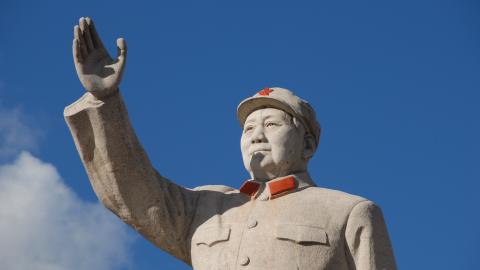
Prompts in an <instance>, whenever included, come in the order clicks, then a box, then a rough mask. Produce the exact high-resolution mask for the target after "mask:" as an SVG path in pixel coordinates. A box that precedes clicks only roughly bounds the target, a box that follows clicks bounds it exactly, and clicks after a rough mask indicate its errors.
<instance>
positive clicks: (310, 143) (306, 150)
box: [303, 133, 317, 160]
mask: <svg viewBox="0 0 480 270" xmlns="http://www.w3.org/2000/svg"><path fill="white" fill-rule="evenodd" d="M315 150H317V145H316V143H315V137H313V135H312V134H310V133H305V136H304V138H303V158H304V159H305V160H309V159H310V158H311V157H312V156H313V154H314V153H315Z"/></svg>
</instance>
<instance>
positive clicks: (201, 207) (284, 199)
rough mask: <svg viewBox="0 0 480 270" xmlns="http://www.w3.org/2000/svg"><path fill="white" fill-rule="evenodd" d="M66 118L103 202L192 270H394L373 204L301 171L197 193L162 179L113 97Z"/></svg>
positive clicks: (87, 102)
mask: <svg viewBox="0 0 480 270" xmlns="http://www.w3.org/2000/svg"><path fill="white" fill-rule="evenodd" d="M64 116H65V119H66V121H67V124H68V126H69V128H70V131H71V133H72V136H73V139H74V141H75V145H76V147H77V150H78V152H79V154H80V157H81V160H82V162H83V164H84V166H85V168H86V171H87V174H88V177H89V179H90V182H91V184H92V186H93V189H94V191H95V193H96V195H97V196H98V198H99V199H100V201H101V202H102V203H103V204H104V205H105V206H106V207H107V208H108V209H110V210H111V211H112V212H113V213H115V214H116V215H117V216H118V217H120V218H121V219H122V220H123V221H124V222H126V223H127V224H129V225H131V226H133V227H134V228H135V229H136V230H137V231H138V232H139V233H141V234H142V235H143V236H144V237H145V238H146V239H148V240H149V241H151V242H152V243H154V244H155V245H156V246H158V247H159V248H161V249H163V250H165V251H166V252H168V253H170V254H172V255H173V256H175V257H177V258H178V259H180V260H182V261H184V262H185V263H187V264H189V265H192V266H193V268H194V269H196V270H215V269H218V270H228V269H239V270H240V269H252V270H260V269H262V270H265V269H278V270H283V269H285V270H287V269H288V270H290V269H302V270H310V269H312V270H313V269H317V270H318V269H332V270H333V269H334V270H343V269H357V270H367V269H379V270H380V269H396V267H395V259H394V256H393V252H392V247H391V244H390V240H389V237H388V233H387V230H386V226H385V222H384V220H383V215H382V212H381V210H380V208H379V207H377V206H376V205H375V204H374V203H373V202H371V201H369V200H366V199H364V198H361V197H358V196H354V195H350V194H347V193H343V192H340V191H334V190H330V189H325V188H320V187H316V186H315V184H314V183H313V181H312V180H311V179H310V177H309V175H308V173H306V172H303V173H298V174H293V175H290V176H286V177H282V178H278V179H273V180H271V181H269V182H267V183H262V182H256V181H247V182H246V183H244V185H243V186H242V187H241V188H240V189H235V188H231V187H227V186H219V185H210V186H201V187H197V188H194V189H188V188H184V187H182V186H179V185H177V184H175V183H173V182H172V181H170V180H169V179H167V178H165V177H163V176H161V175H160V174H159V173H158V172H157V171H156V170H155V169H154V168H153V166H152V165H151V163H150V161H149V159H148V157H147V155H146V154H145V152H144V150H143V148H142V146H141V145H140V143H139V141H138V139H137V137H136V135H135V133H134V131H133V129H132V126H131V124H130V122H129V119H128V115H127V111H126V108H125V105H124V102H123V100H122V97H121V95H120V94H119V93H116V94H114V95H112V96H109V97H107V98H105V99H103V100H99V99H96V98H95V97H94V96H93V95H91V94H89V93H86V94H85V95H84V96H83V97H82V98H80V99H79V100H78V101H77V102H75V103H73V104H72V105H70V106H68V107H67V108H65V112H64Z"/></svg>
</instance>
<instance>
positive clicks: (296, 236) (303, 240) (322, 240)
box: [275, 224, 329, 246]
mask: <svg viewBox="0 0 480 270" xmlns="http://www.w3.org/2000/svg"><path fill="white" fill-rule="evenodd" d="M275 236H276V238H277V239H279V240H287V241H292V242H295V243H297V244H302V245H327V246H328V245H329V243H328V235H327V233H326V232H325V230H323V229H322V228H319V227H313V226H305V225H294V224H278V225H277V227H276V235H275Z"/></svg>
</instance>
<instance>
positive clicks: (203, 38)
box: [0, 0, 480, 269]
mask: <svg viewBox="0 0 480 270" xmlns="http://www.w3.org/2000/svg"><path fill="white" fill-rule="evenodd" d="M97 2H99V1H82V2H74V1H21V0H20V1H13V0H2V1H1V2H0V139H2V140H3V141H0V161H1V162H2V163H1V164H0V184H1V185H0V187H3V190H1V189H0V194H10V195H12V194H13V195H15V194H16V193H8V192H9V190H11V189H9V186H8V185H9V184H8V183H10V182H12V181H10V182H9V181H7V180H5V179H7V178H8V179H10V180H11V179H14V176H15V175H17V176H18V175H19V174H16V173H11V171H10V169H11V168H14V167H15V166H17V167H15V168H20V169H19V170H20V171H23V170H28V168H33V169H35V170H36V169H40V168H44V167H42V166H47V167H48V168H50V169H52V170H47V171H48V172H46V175H47V176H51V177H53V178H54V179H56V180H55V181H54V182H49V183H50V184H49V185H46V186H45V187H46V188H45V189H40V190H39V191H42V192H45V193H47V194H46V196H49V194H48V192H49V191H48V190H49V188H48V187H51V186H50V185H53V186H55V187H57V186H59V185H60V186H63V187H64V188H65V189H68V190H70V191H69V192H70V193H69V194H70V195H68V196H70V197H68V198H70V199H68V200H69V201H71V200H73V201H74V202H78V204H81V205H85V207H84V208H82V209H83V210H81V211H77V209H76V208H74V207H72V208H69V209H68V210H59V211H58V213H68V214H65V215H66V216H68V217H71V218H72V220H79V219H81V220H85V219H88V218H91V217H88V218H87V216H88V215H86V214H85V211H87V213H88V211H89V210H88V209H90V208H88V207H97V206H98V204H97V200H96V197H95V195H94V193H93V191H92V190H91V187H90V184H89V182H88V179H87V177H86V174H85V171H84V169H83V167H82V166H81V163H80V160H79V157H78V154H77V152H76V150H75V148H74V145H73V142H72V139H71V136H70V134H69V131H68V129H67V127H66V125H65V122H64V120H63V116H62V112H63V108H64V107H65V106H67V105H68V104H70V103H72V102H74V101H75V100H76V99H77V98H79V97H80V96H81V95H82V94H83V92H84V90H83V89H82V87H81V85H80V83H79V81H78V79H77V77H76V73H75V69H74V66H73V62H72V56H71V43H72V30H73V26H74V25H75V24H76V23H77V21H78V18H79V17H81V16H90V17H92V18H93V19H94V20H95V23H96V25H97V30H98V32H99V34H100V35H101V37H102V39H103V42H104V43H105V44H106V46H108V48H109V49H110V51H111V52H112V53H113V54H115V53H116V50H115V39H116V38H117V37H124V38H125V39H126V41H127V44H128V48H129V54H128V59H127V69H126V72H125V75H124V79H123V82H122V84H121V92H122V94H123V96H124V98H125V100H126V103H127V107H128V109H129V113H130V117H131V120H132V122H133V125H134V127H135V130H136V132H137V135H138V136H139V137H140V139H141V141H142V143H143V145H144V147H145V149H146V150H147V152H148V154H149V156H150V158H151V160H152V162H153V163H154V164H155V166H156V168H157V169H158V170H159V171H160V172H161V173H162V174H163V175H165V176H167V177H169V178H170V179H174V180H175V181H176V182H177V183H179V184H181V185H184V186H187V187H194V186H198V185H203V184H226V185H230V186H233V187H238V186H239V185H240V184H241V183H242V182H243V180H245V179H246V178H247V177H248V175H247V173H246V172H245V171H244V169H243V166H242V161H241V156H240V148H239V139H240V132H241V130H240V127H239V125H238V123H237V121H236V117H235V109H236V106H237V105H238V103H239V102H240V101H241V100H242V99H244V98H246V97H248V96H250V95H253V94H254V93H255V92H256V91H258V90H259V89H262V88H264V87H267V86H280V87H285V88H289V89H291V90H293V91H294V92H295V93H297V94H298V95H299V96H301V97H303V98H304V99H306V100H308V101H309V102H310V103H311V104H312V105H313V107H314V108H315V109H316V111H317V116H318V119H319V120H320V123H321V124H322V128H323V133H322V137H321V142H320V147H319V149H318V151H317V153H316V155H315V157H314V158H313V160H312V161H311V163H310V172H311V175H312V177H313V179H314V180H315V182H316V183H317V184H318V185H319V186H324V187H328V188H333V189H340V190H343V191H346V192H350V193H354V194H358V195H361V196H364V197H367V198H369V199H371V200H373V201H375V202H376V203H377V204H379V205H380V206H381V207H382V209H383V212H384V215H385V217H386V220H387V225H388V229H389V232H390V236H391V239H392V242H393V247H394V251H395V255H396V257H397V261H398V265H399V268H400V269H475V268H478V265H479V264H480V259H479V257H478V254H480V248H479V247H478V242H479V240H480V232H479V230H478V228H479V227H480V216H479V215H478V212H479V211H478V206H479V203H478V197H479V195H480V192H479V190H478V189H479V188H480V184H479V180H480V166H479V165H480V154H479V153H480V143H479V138H480V121H479V115H480V91H479V89H480V88H479V87H480V76H479V75H480V19H479V18H480V16H479V12H480V4H479V3H478V2H477V1H443V0H437V1H424V0H422V1H418V0H417V1H401V2H395V3H392V2H390V3H389V2H387V1H328V2H327V1H312V2H301V1H297V2H295V3H293V2H282V1H240V2H238V1H237V2H228V3H227V2H226V1H216V2H214V1H201V2H200V1H196V2H194V1H191V2H190V1H175V2H174V3H173V1H171V3H170V1H169V2H167V1H151V2H147V1H138V2H132V1H102V3H97ZM7 138H9V139H7ZM22 151H24V152H23V154H20V153H21V152H22ZM47 164H51V165H47ZM8 166H10V167H8ZM12 166H13V167H12ZM8 168H10V169H8ZM33 169H32V170H33ZM42 170H43V169H42ZM2 173H3V174H2ZM56 173H57V174H58V175H57V174H56ZM2 175H3V176H4V177H3V178H2ZM5 175H7V176H9V177H7V178H6V177H5ZM11 175H14V176H11ZM12 177H13V178H12ZM20 178H21V179H24V178H25V179H27V178H28V177H23V178H22V177H20ZM20 178H19V179H20ZM46 178H48V177H46ZM14 180H15V179H14ZM2 181H3V182H2ZM22 181H23V180H22ZM25 181H26V180H25ZM39 181H41V180H39ZM13 182H15V181H13ZM17 182H20V180H19V181H17ZM26 183H27V182H26ZM52 183H53V184H52ZM29 185H30V184H25V186H26V187H28V186H29ZM12 190H13V189H12ZM1 192H3V193H1ZM12 192H13V191H12ZM37 193H38V192H33V191H32V193H30V194H37ZM32 196H34V195H32ZM60 197H61V196H60ZM60 197H58V198H59V199H58V202H62V200H64V199H62V198H63V197H61V198H60ZM5 198H8V197H5V196H4V199H3V203H4V204H7V205H9V207H10V208H11V209H19V211H23V210H22V209H21V208H20V207H22V206H21V205H22V204H14V203H13V202H11V201H8V200H7V199H5ZM55 198H57V197H55ZM71 198H74V199H71ZM0 201H2V199H1V198H0ZM51 207H56V206H55V204H54V205H53V206H50V208H49V211H47V210H46V209H44V210H42V209H39V210H38V211H46V212H48V213H50V212H52V215H54V214H55V213H56V211H52V210H51ZM0 209H4V208H0ZM86 209H87V210H86ZM95 209H97V208H95ZM62 211H63V212H62ZM82 211H83V212H82ZM95 211H102V210H95ZM77 212H81V214H79V215H80V216H79V215H77V214H76V213H77ZM95 213H96V212H95ZM2 215H3V219H4V222H3V223H1V222H0V225H2V226H5V227H1V228H9V227H8V226H9V224H8V222H5V219H6V218H5V217H6V216H8V215H7V214H6V212H3V213H2V212H0V220H1V219H2V218H1V217H2ZM82 215H83V216H82ZM92 215H93V214H92ZM95 215H98V216H99V219H101V221H98V222H99V224H103V225H101V226H103V227H102V228H111V230H110V229H106V231H108V233H113V234H116V233H118V235H119V238H122V239H125V240H118V239H117V240H118V242H115V243H114V244H115V245H119V246H122V248H124V250H123V251H124V253H125V254H128V253H130V254H131V255H130V256H129V257H126V258H125V260H121V261H122V262H121V265H123V268H119V266H118V265H115V264H114V263H111V262H104V261H101V262H100V261H93V263H92V264H97V267H99V266H98V265H99V264H101V263H104V264H101V265H102V266H101V267H100V268H99V269H154V268H155V269H189V267H187V266H185V265H184V264H183V263H181V262H177V261H175V260H174V259H173V258H171V257H170V256H169V255H166V254H164V253H163V252H162V251H160V250H158V249H156V248H154V247H153V246H152V245H151V244H149V243H147V242H146V241H144V240H143V239H141V238H140V237H138V236H136V234H135V232H134V231H133V230H131V229H130V228H128V227H127V226H123V225H121V223H120V221H118V220H116V219H115V218H114V217H113V215H111V214H110V213H108V212H106V211H105V212H104V213H103V214H95ZM95 215H93V216H95ZM22 220H23V219H20V221H19V222H20V223H19V224H20V225H21V222H28V220H24V221H22ZM43 222H46V223H45V226H44V227H45V230H47V231H41V228H39V229H36V228H35V230H36V231H34V232H35V233H36V234H49V233H51V232H49V231H48V230H53V228H56V227H49V226H48V224H49V223H48V221H45V220H44V221H43ZM91 222H93V223H95V219H94V220H91ZM56 224H57V225H58V223H56ZM89 224H90V223H89ZM17 225H18V224H17ZM60 225H61V224H60ZM34 227H36V226H35V224H34V223H33V224H31V225H30V226H26V228H25V230H27V231H28V230H34V229H33V228H34ZM60 227H61V226H60ZM85 227H86V228H88V226H85ZM49 228H50V229H49ZM75 230H76V229H75V228H73V229H72V231H75ZM68 232H69V231H66V232H65V233H68ZM90 232H91V234H94V233H95V230H94V229H93V230H91V231H88V230H85V231H82V233H83V234H85V235H88V234H89V233H90ZM1 233H2V232H0V234H1ZM2 235H5V232H3V234H2ZM106 235H108V234H107V233H106ZM22 239H23V238H21V237H20V238H18V239H17V238H12V240H11V241H13V242H15V241H24V240H22ZM86 239H89V241H90V240H91V239H93V240H92V241H94V240H95V237H93V238H86ZM107 239H111V237H109V238H107ZM35 241H38V243H37V244H38V245H39V246H42V245H43V244H44V245H45V246H46V248H47V247H48V248H52V250H59V247H55V246H53V247H52V245H53V244H52V243H48V242H49V241H48V238H45V239H44V238H38V239H37V238H35ZM42 241H44V242H42ZM90 244H91V243H90ZM2 248H6V247H5V246H3V247H2V245H1V244H0V253H2V252H1V251H2V250H1V249H2ZM102 248H103V249H102V250H105V252H106V253H105V254H107V255H108V256H111V257H112V258H115V257H116V256H126V255H125V254H124V253H122V252H123V251H122V252H120V253H119V254H120V255H119V254H117V253H112V252H111V249H112V248H111V247H107V246H105V247H102ZM24 251H25V250H23V249H19V250H18V252H19V254H17V256H19V257H24V256H26V255H25V254H21V252H24ZM71 252H72V253H73V254H75V253H76V252H79V253H78V254H79V255H84V256H88V254H83V253H80V252H81V251H79V250H77V249H75V248H72V251H71ZM109 252H110V253H109ZM112 254H113V255H112ZM121 254H123V255H121ZM52 258H53V259H52V260H53V261H55V256H53V257H52ZM32 260H33V259H32ZM33 262H34V260H33ZM62 265H68V264H62ZM68 269H73V268H68ZM79 269H83V268H79ZM91 269H93V268H91Z"/></svg>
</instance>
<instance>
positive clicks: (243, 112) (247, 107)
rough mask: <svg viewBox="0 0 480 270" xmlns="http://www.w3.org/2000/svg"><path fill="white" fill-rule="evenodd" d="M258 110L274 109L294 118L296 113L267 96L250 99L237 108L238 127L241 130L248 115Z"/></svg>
mask: <svg viewBox="0 0 480 270" xmlns="http://www.w3.org/2000/svg"><path fill="white" fill-rule="evenodd" d="M260 108H276V109H279V110H282V111H285V112H287V113H289V114H291V115H294V116H296V113H295V112H294V111H293V109H292V108H290V106H288V105H287V104H285V103H283V102H281V101H279V100H278V99H275V98H271V97H268V96H264V97H262V96H257V97H250V98H247V99H245V100H244V101H242V103H240V104H239V105H238V107H237V118H238V121H239V122H240V126H241V127H242V128H243V125H244V124H245V120H247V117H248V115H250V114H251V113H252V112H253V111H255V110H257V109H260Z"/></svg>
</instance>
